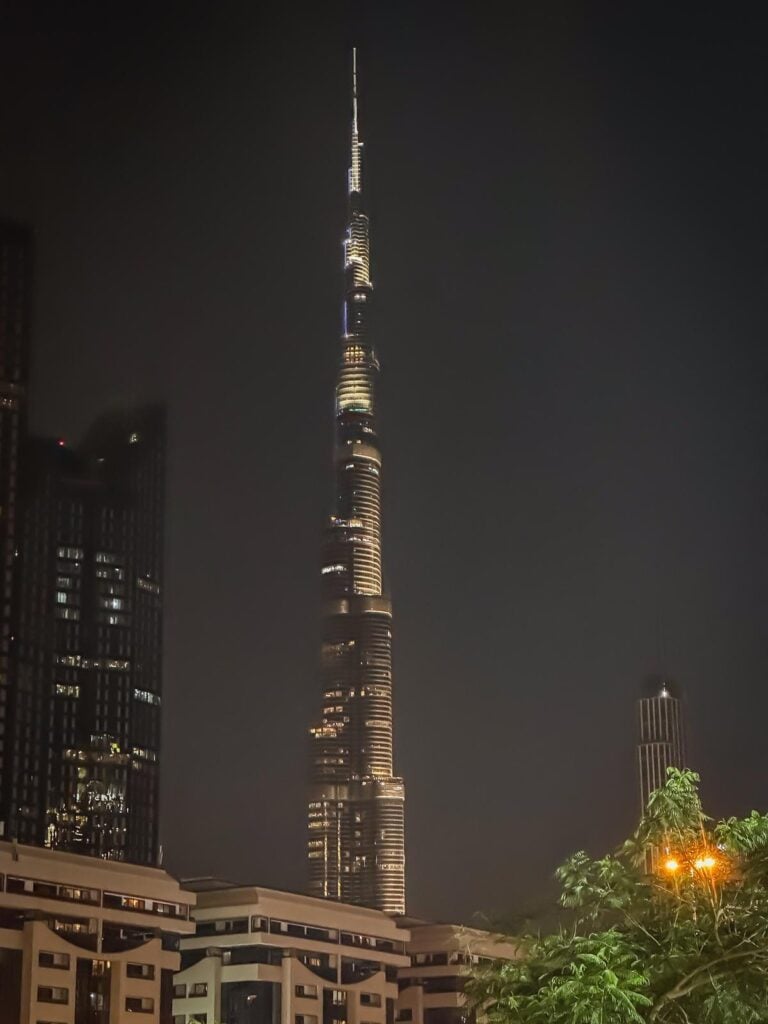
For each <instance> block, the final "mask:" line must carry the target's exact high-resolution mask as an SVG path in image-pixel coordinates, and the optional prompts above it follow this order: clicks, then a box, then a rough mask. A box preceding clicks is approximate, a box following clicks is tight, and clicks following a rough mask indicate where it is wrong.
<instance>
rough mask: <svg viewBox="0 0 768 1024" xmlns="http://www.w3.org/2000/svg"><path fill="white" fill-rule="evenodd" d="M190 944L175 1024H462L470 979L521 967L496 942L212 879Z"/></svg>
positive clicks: (202, 889) (194, 884)
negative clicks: (492, 967)
mask: <svg viewBox="0 0 768 1024" xmlns="http://www.w3.org/2000/svg"><path fill="white" fill-rule="evenodd" d="M184 884H185V886H186V887H187V888H189V889H192V890H193V891H195V892H196V893H197V907H196V909H195V911H194V917H195V920H196V922H197V931H196V934H195V935H194V937H190V936H187V937H185V938H183V939H182V943H181V947H182V970H181V971H180V973H179V974H177V975H176V978H175V979H174V990H173V996H174V998H173V1024H394V1022H395V1021H409V1022H414V1024H462V1022H463V1021H466V1020H467V1019H468V1013H467V1011H466V1008H465V1004H464V996H463V993H462V989H463V982H464V976H465V975H466V973H467V972H468V971H469V970H470V969H471V968H472V966H474V965H476V964H477V963H479V962H480V961H481V960H482V959H494V958H497V957H499V956H503V957H506V956H514V948H513V947H511V946H509V945H499V944H497V943H496V942H494V939H493V937H492V936H490V935H489V934H488V933H487V932H480V931H477V930H474V929H467V928H460V927H457V926H452V925H431V924H425V923H424V922H410V921H408V922H406V921H405V920H404V919H400V918H393V917H390V916H389V915H387V914H385V913H383V912H382V911H379V910H371V909H368V908H365V907H360V906H353V905H351V904H344V903H336V902H333V901H329V900H323V899H317V898H315V897H312V896H302V895H299V894H296V893H288V892H280V891H277V890H275V889H264V888H262V887H260V886H259V887H256V886H234V885H228V884H227V883H223V882H220V881H216V880H212V879H198V880H195V881H188V882H185V883H184Z"/></svg>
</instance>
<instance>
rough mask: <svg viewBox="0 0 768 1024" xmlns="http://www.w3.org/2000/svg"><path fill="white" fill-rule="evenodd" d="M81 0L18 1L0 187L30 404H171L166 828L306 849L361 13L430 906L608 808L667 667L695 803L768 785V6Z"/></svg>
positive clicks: (422, 862) (294, 856)
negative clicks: (650, 686)
mask: <svg viewBox="0 0 768 1024" xmlns="http://www.w3.org/2000/svg"><path fill="white" fill-rule="evenodd" d="M757 6H758V5H752V8H753V10H756V9H757ZM65 7H66V14H64V13H60V14H59V16H58V20H57V19H56V18H52V19H45V18H43V16H42V15H41V17H40V20H39V21H38V22H37V23H33V22H32V21H31V20H29V21H27V22H26V23H25V24H23V25H20V24H19V23H18V22H16V23H14V22H13V21H12V19H11V20H9V19H10V15H9V14H7V13H6V14H5V15H4V16H3V17H4V18H5V19H6V20H5V22H4V23H0V27H2V28H3V30H4V31H3V32H2V34H1V36H0V89H1V90H2V103H0V215H5V216H13V217H16V218H19V219H24V220H28V221H30V222H31V223H32V224H33V225H34V227H35V231H36V238H37V294H36V323H35V329H34V367H33V374H34V383H33V393H32V425H33V427H34V429H35V430H37V431H39V432H44V433H51V434H56V435H62V436H65V437H67V438H72V439H75V440H76V439H77V438H78V436H79V435H80V434H81V433H82V431H83V430H84V428H85V427H86V426H87V424H88V423H89V422H90V420H92V419H93V418H94V417H95V416H96V415H97V414H98V413H99V412H101V411H102V410H104V409H105V408H107V407H110V406H112V405H114V404H116V403H117V404H124V403H141V402H144V401H147V400H156V399H161V400H166V401H167V402H168V406H169V419H170V442H169V445H170V450H169V463H168V506H167V566H166V587H165V595H166V631H165V639H166V662H165V684H164V685H165V697H164V751H163V767H162V771H163V807H162V829H161V831H162V839H163V845H164V852H165V863H166V865H167V866H168V867H170V869H171V870H173V871H174V872H176V873H179V874H182V875H190V874H216V875H219V876H222V877H228V878H234V879H238V880H246V881H253V882H258V883H261V884H264V885H272V886H277V887H285V888H293V889H301V888H302V886H303V884H304V786H305V767H306V766H305V753H306V740H305V736H306V729H307V727H308V726H309V724H310V723H311V720H312V719H313V717H314V716H315V715H316V712H317V709H318V707H319V686H318V683H317V680H316V677H315V659H316V652H317V642H318V633H319V621H318V615H319V565H320V538H321V530H322V525H323V521H324V516H325V515H326V513H327V512H328V511H329V510H330V505H331V487H332V475H331V443H332V392H333V376H334V369H335V358H336V342H337V338H338V333H339V324H340V308H341V288H342V278H341V245H340V243H341V238H342V234H343V227H344V216H345V193H344V187H345V174H346V166H347V159H348V155H347V139H348V125H347V119H348V107H349V103H348V93H347V89H348V82H347V76H348V69H349V46H350V45H351V44H352V43H355V42H356V43H357V45H358V46H359V47H360V78H361V94H362V96H361V125H362V136H363V138H364V140H365V141H366V152H367V161H368V163H367V192H368V197H369V206H370V210H371V214H372V221H373V228H372V230H373V261H374V274H373V276H374V282H375V286H376V294H377V304H378V336H377V345H378V349H379V355H380V357H381V360H382V365H383V373H382V388H381V398H382V410H383V414H382V437H383V443H384V458H385V474H386V475H385V485H384V486H385V517H386V518H385V537H384V543H385V547H384V556H385V562H386V568H387V575H388V585H389V587H390V588H391V591H392V595H393V599H394V607H395V616H396V618H395V642H396V649H395V672H396V675H395V719H396V722H395V727H396V749H397V761H396V766H397V769H398V771H399V772H400V773H402V774H403V775H404V776H405V779H406V785H407V803H406V811H407V856H408V875H407V877H408V889H409V910H410V911H411V912H413V913H416V914H421V915H428V916H434V917H438V918H442V919H452V918H453V919H465V920H468V919H470V917H471V916H472V915H473V914H474V913H475V912H477V911H484V912H486V913H489V914H492V915H495V914H499V913H504V912H507V911H513V912H525V911H528V910H530V909H534V908H536V907H537V906H539V905H540V904H541V901H542V899H543V898H544V896H545V894H546V892H547V887H548V884H549V882H548V880H549V878H550V877H551V873H552V871H553V869H554V868H555V866H556V865H557V864H558V863H559V862H560V861H561V860H562V859H563V858H564V857H565V856H566V855H567V854H568V853H569V852H571V851H572V850H574V849H578V848H581V847H586V848H587V849H588V850H590V851H591V852H593V853H595V854H599V853H601V852H603V851H605V850H606V849H608V848H609V847H610V846H612V845H613V844H615V843H616V842H618V841H619V840H620V839H622V838H623V836H624V835H625V834H626V833H627V831H628V830H629V829H630V828H631V827H632V825H633V822H634V819H635V816H636V800H637V797H636V782H635V775H634V761H633V741H634V713H635V705H634V702H635V699H636V698H637V696H638V695H639V693H640V692H641V691H642V686H643V680H644V679H645V677H646V676H647V675H648V674H649V673H653V672H658V671H660V670H661V671H664V672H666V673H668V674H669V675H671V676H672V677H673V678H675V679H677V680H678V681H679V683H680V685H681V686H682V688H683V690H684V692H685V695H686V701H687V717H688V729H689V735H690V757H689V760H690V763H691V766H692V767H695V768H696V769H698V770H700V772H701V774H702V777H703V783H702V784H703V792H704V797H705V801H706V803H707V804H708V807H709V809H710V811H711V813H714V814H718V815H719V814H731V813H741V812H745V811H748V810H749V809H751V808H752V807H758V808H761V809H765V808H768V771H767V770H766V742H765V732H766V715H767V714H768V686H767V685H766V684H767V682H768V650H767V648H766V630H765V625H766V614H767V613H768V589H767V585H766V563H767V561H768V529H767V526H768V523H767V521H766V511H767V507H768V450H767V441H768V430H767V428H768V407H767V406H766V401H765V395H766V383H767V381H766V378H767V376H768V354H767V352H766V305H767V304H766V285H767V284H768V198H767V196H768V121H767V120H766V100H767V98H768V42H767V40H768V24H767V23H766V20H765V19H762V20H758V15H757V14H755V15H754V16H751V15H750V14H749V13H747V12H749V10H750V5H744V6H742V7H740V6H739V5H733V6H731V7H729V6H728V5H723V4H718V5H709V4H703V5H699V8H698V10H697V9H696V8H691V7H690V6H689V5H686V4H680V5H675V4H665V5H661V4H660V5H658V6H654V5H653V4H651V5H647V4H643V5H639V4H638V5H632V6H631V5H629V4H614V5H607V4H606V5H603V4H599V5H598V4H588V3H587V4H577V3H573V2H564V3H562V4H557V3H537V2H528V3H510V4H508V5H507V6H506V14H505V16H504V18H503V19H497V20H493V19H492V18H491V16H490V13H489V10H490V8H489V7H488V6H487V5H482V4H466V5H463V7H462V9H461V10H459V11H454V10H453V9H452V8H451V6H450V5H446V4H440V5H434V6H429V5H419V4H406V3H403V4H397V3H393V2H389V3H381V4H378V5H367V6H366V5H365V4H361V5H360V6H359V8H357V9H354V8H347V7H343V6H341V5H334V4H333V3H321V4H315V5H313V6H312V7H311V8H309V10H310V11H311V12H312V13H306V12H303V11H302V8H301V6H300V5H299V6H296V5H288V4H285V5H284V4H265V5H261V6H259V5H258V4H255V3H248V4H245V3H243V4H236V3H229V2H226V0H225V2H222V3H218V4H215V5H214V4H200V5H197V6H196V5H195V4H194V3H188V4H184V5H178V6H177V5H175V4H170V3H167V4H159V5H153V6H152V7H147V8H146V10H145V12H144V14H145V20H142V19H141V17H140V16H139V13H137V11H135V10H131V12H130V14H129V12H128V10H127V9H126V10H125V17H126V19H128V18H129V17H130V19H131V20H130V21H128V20H126V21H125V22H124V23H123V22H121V21H119V20H118V18H117V13H118V6H117V5H114V8H113V15H114V16H113V17H112V19H111V20H107V21H105V20H104V10H105V9H104V7H103V6H101V5H100V6H98V7H97V6H95V5H94V7H93V8H90V7H89V6H88V5H87V4H86V5H82V4H80V5H65ZM107 10H109V5H107ZM675 10H677V13H675ZM62 11H63V8H62Z"/></svg>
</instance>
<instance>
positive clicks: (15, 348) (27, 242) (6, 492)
mask: <svg viewBox="0 0 768 1024" xmlns="http://www.w3.org/2000/svg"><path fill="white" fill-rule="evenodd" d="M31 307H32V236H31V232H30V231H29V229H28V228H26V227H24V226H22V225H19V224H14V223H11V222H8V221H2V220H0V562H1V563H2V564H0V837H2V836H3V835H5V834H7V833H6V832H5V828H6V825H7V821H6V819H5V817H4V815H3V814H2V807H3V806H5V805H6V804H7V801H8V800H9V799H10V784H11V775H10V773H9V765H8V751H7V749H6V744H7V724H8V723H7V715H8V706H9V691H10V689H11V687H12V685H13V673H12V671H11V659H12V654H13V645H14V634H15V631H16V630H15V625H14V621H15V619H16V615H17V607H16V593H17V590H16V586H15V579H16V558H15V554H16V545H17V531H18V528H19V523H20V515H19V481H18V477H19V458H20V448H21V445H22V443H23V441H24V437H25V434H26V420H27V387H28V377H29V338H30V315H31Z"/></svg>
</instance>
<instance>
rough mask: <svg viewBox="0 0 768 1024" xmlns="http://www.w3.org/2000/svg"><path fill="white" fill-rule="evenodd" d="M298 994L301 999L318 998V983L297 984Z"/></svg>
mask: <svg viewBox="0 0 768 1024" xmlns="http://www.w3.org/2000/svg"><path fill="white" fill-rule="evenodd" d="M296 995H297V996H298V997H299V998H300V999H317V985H297V986H296Z"/></svg>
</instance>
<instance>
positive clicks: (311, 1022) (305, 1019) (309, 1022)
mask: <svg viewBox="0 0 768 1024" xmlns="http://www.w3.org/2000/svg"><path fill="white" fill-rule="evenodd" d="M293 1021H294V1024H317V1017H316V1015H315V1014H314V1013H297V1014H296V1016H295V1017H294V1018H293Z"/></svg>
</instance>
